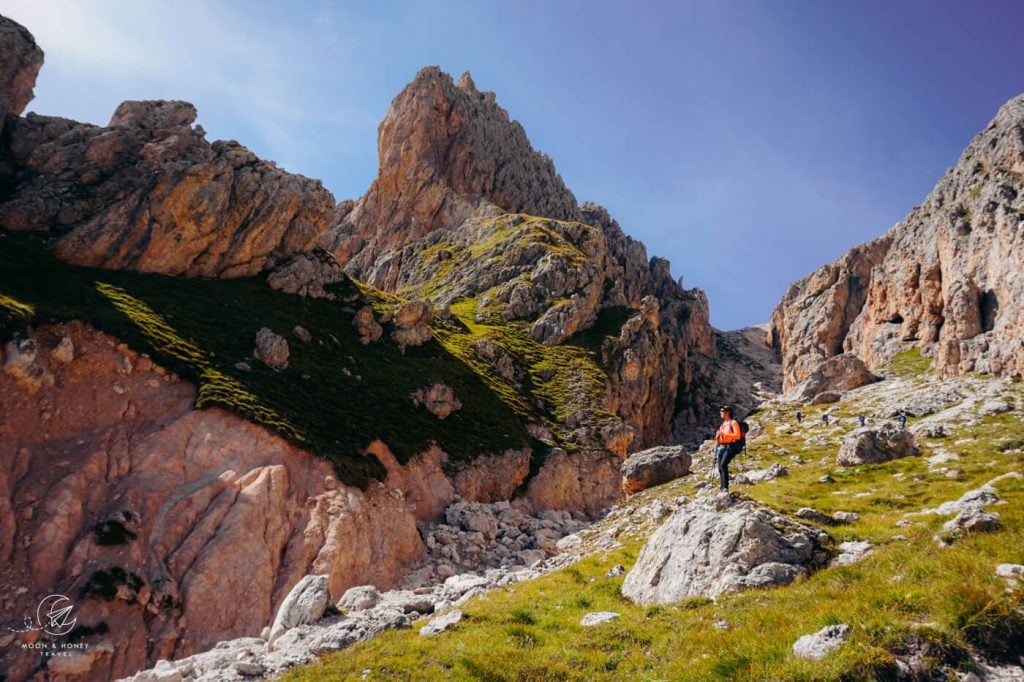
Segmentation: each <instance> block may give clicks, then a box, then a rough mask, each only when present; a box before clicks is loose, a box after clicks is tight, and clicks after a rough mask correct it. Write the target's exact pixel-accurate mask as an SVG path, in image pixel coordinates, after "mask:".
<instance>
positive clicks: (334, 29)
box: [0, 0, 1024, 329]
mask: <svg viewBox="0 0 1024 682" xmlns="http://www.w3.org/2000/svg"><path fill="white" fill-rule="evenodd" d="M0 13H2V14H4V15H6V16H10V17H12V18H14V19H15V20H17V21H19V22H21V23H23V24H24V25H25V26H27V27H28V28H29V30H30V31H32V33H33V34H34V35H35V37H36V39H37V41H38V42H39V43H40V45H41V47H42V48H43V49H44V51H45V52H46V63H45V64H44V66H43V70H42V72H41V74H40V78H39V82H38V85H37V88H36V99H35V100H34V101H33V102H32V103H30V104H29V107H28V108H29V110H31V111H36V112H38V113H42V114H48V115H56V116H66V117H68V118H74V119H78V120H84V121H89V122H93V123H99V124H105V123H106V122H107V121H108V120H109V118H110V115H111V113H113V111H114V109H115V108H116V106H117V104H118V103H120V102H121V101H122V100H125V99H184V100H188V101H191V102H193V103H194V104H195V105H196V106H197V108H198V109H199V123H200V124H201V125H202V126H203V127H204V128H205V129H206V131H207V133H208V138H209V139H211V140H213V139H236V140H238V141H240V142H242V143H243V144H245V145H246V146H248V147H249V148H250V149H252V150H254V151H255V152H256V153H257V154H259V155H260V156H262V157H264V158H267V159H272V160H274V161H276V162H278V163H279V164H280V165H282V166H284V167H285V168H287V169H289V170H291V171H294V172H298V173H302V174H303V175H308V176H311V177H317V178H320V179H322V180H323V181H324V184H325V185H326V186H327V187H328V188H329V189H330V190H331V191H332V192H334V194H335V197H336V198H337V199H338V200H341V199H345V198H355V197H358V196H360V195H361V194H362V193H363V192H364V191H365V190H366V188H367V187H368V186H369V184H370V182H371V180H372V179H373V177H374V175H375V173H376V168H377V156H376V129H377V125H378V123H379V122H380V120H381V119H382V118H383V116H384V114H385V112H386V111H387V107H388V105H389V103H390V101H391V99H392V98H393V97H394V96H395V95H396V94H397V93H398V92H399V91H400V90H401V88H402V87H403V86H404V85H405V84H406V83H408V82H409V81H410V80H411V79H412V77H413V75H414V74H415V72H416V71H417V70H418V69H419V68H421V67H423V66H426V65H432V64H438V65H440V66H441V68H442V69H444V70H446V71H448V72H449V73H451V74H452V75H453V76H454V77H456V78H457V77H458V76H459V74H461V73H462V72H463V71H466V70H469V71H470V72H472V74H473V78H474V80H475V81H476V84H477V87H479V88H480V89H482V90H492V91H494V92H496V93H497V97H498V102H499V103H500V104H501V105H502V106H503V107H505V108H506V109H507V110H508V111H509V113H510V114H511V116H512V117H513V118H515V119H517V120H519V121H520V122H521V123H522V124H523V126H524V127H525V129H526V131H527V134H528V135H529V137H530V140H531V141H532V142H533V145H534V147H536V148H537V149H539V150H541V151H543V152H545V153H547V154H549V155H550V156H551V157H552V158H553V159H554V161H555V165H556V167H557V168H558V170H559V172H560V173H561V175H562V177H563V178H564V179H565V181H566V183H567V184H568V186H569V187H570V188H571V189H572V190H573V192H574V193H575V194H576V197H577V199H579V200H580V201H584V200H593V201H596V202H597V203H600V204H603V205H605V206H606V207H607V208H608V209H609V210H610V211H611V213H612V215H613V216H615V217H616V218H617V219H618V221H619V222H620V223H621V224H622V226H623V229H625V231H626V232H627V233H628V234H630V235H632V236H634V237H636V238H638V239H641V240H642V241H643V242H644V243H645V244H646V245H647V249H648V253H649V254H650V255H659V256H664V257H666V258H668V259H669V260H671V262H672V271H673V273H674V274H675V275H676V276H677V277H679V276H682V277H683V279H684V284H685V285H686V286H687V287H694V286H698V287H701V288H703V289H704V290H706V291H707V292H708V297H709V299H710V302H711V319H712V323H713V324H714V325H716V326H717V327H719V328H722V329H733V328H737V327H740V326H745V325H748V324H755V323H758V322H763V321H766V320H767V318H768V316H769V314H770V313H771V309H772V308H773V306H774V305H775V304H776V303H777V302H778V300H779V299H780V298H781V296H782V294H783V293H784V292H785V290H786V287H787V286H788V285H789V283H790V282H792V281H794V280H796V279H799V278H800V277H803V276H804V275H806V274H807V273H809V272H810V271H811V270H813V269H814V268H816V267H818V266H819V265H822V264H824V263H826V262H828V261H830V260H833V259H834V258H836V257H838V256H840V255H841V254H842V253H844V252H845V251H846V250H847V249H849V248H850V247H852V246H854V245H855V244H858V243H860V242H863V241H866V240H868V239H871V238H873V237H876V236H878V235H880V234H882V233H883V232H885V231H886V230H887V229H888V228H889V227H891V226H892V225H893V224H894V223H896V222H898V221H899V220H900V219H902V218H903V216H904V215H906V213H907V212H908V211H909V210H910V209H911V208H912V207H913V206H914V205H915V204H918V203H920V201H921V200H922V199H923V198H924V196H925V195H926V194H927V192H928V191H929V190H930V189H931V187H932V186H933V185H934V183H935V182H936V180H938V178H939V177H940V176H941V175H942V174H943V173H944V172H945V171H946V169H947V168H949V167H950V166H952V165H953V164H955V163H956V160H957V158H958V156H959V154H960V152H961V151H962V150H963V148H964V147H965V146H966V145H967V143H968V142H969V141H970V139H971V137H973V135H974V134H975V133H976V132H978V131H979V130H981V129H982V128H983V127H984V126H985V125H986V124H987V122H988V121H989V120H990V119H991V118H992V117H993V116H994V115H995V113H996V110H997V109H998V108H999V106H1000V105H1002V104H1003V103H1004V102H1005V101H1006V100H1008V99H1009V98H1010V97H1013V96H1015V95H1017V94H1020V93H1021V92H1024V48H1022V47H1021V45H1022V39H1021V27H1022V26H1024V2H1019V1H1017V0H988V1H985V2H949V1H946V0H935V1H925V0H900V1H898V2H892V1H881V0H858V1H857V2H852V1H851V2H846V3H840V2H830V1H825V0H821V1H811V0H806V1H799V2H797V1H794V0H764V1H763V2H748V1H739V0H737V1H733V2H726V1H712V0H707V1H702V2H686V1H676V2H643V1H641V2H629V3H626V2H618V3H612V2H600V1H593V0H591V1H583V0H580V1H575V0H515V1H511V0H510V1H509V2H496V1H495V2H489V1H484V0H479V1H474V2H471V1H464V2H458V1H449V2H429V1H426V0H424V1H420V2H412V1H409V2H399V1H395V2H392V1H385V0H381V1H379V2H340V1H339V2H330V1H327V0H314V1H310V2H293V3H274V2H238V1H230V0H228V1H219V2H213V1H210V2H198V1H195V0H178V1H177V2H174V3H158V2H136V1H115V0H102V1H101V0H0Z"/></svg>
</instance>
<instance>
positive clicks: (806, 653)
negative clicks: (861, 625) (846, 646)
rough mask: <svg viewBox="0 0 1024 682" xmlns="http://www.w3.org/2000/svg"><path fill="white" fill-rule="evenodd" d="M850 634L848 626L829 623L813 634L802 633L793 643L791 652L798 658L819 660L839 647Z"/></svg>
mask: <svg viewBox="0 0 1024 682" xmlns="http://www.w3.org/2000/svg"><path fill="white" fill-rule="evenodd" d="M849 636H850V626H849V625H846V624H845V623H844V624H841V625H829V626H828V627H826V628H822V629H821V630H818V631H817V632H815V633H814V634H813V635H804V636H803V637H801V638H800V639H798V640H796V642H795V643H794V644H793V654H794V655H796V656H797V657H798V658H809V659H812V660H815V661H820V660H821V659H823V658H825V656H827V655H828V653H829V652H830V651H832V650H833V649H837V648H839V647H840V646H841V645H842V644H843V642H845V641H846V640H847V638H848V637H849Z"/></svg>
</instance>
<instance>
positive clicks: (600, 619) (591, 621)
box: [580, 611, 621, 628]
mask: <svg viewBox="0 0 1024 682" xmlns="http://www.w3.org/2000/svg"><path fill="white" fill-rule="evenodd" d="M620 615H621V614H618V613H615V612H614V611H597V612H595V613H588V614H587V615H585V616H583V620H581V621H580V625H582V626H583V627H585V628H592V627H594V626H595V625H603V624H605V623H610V622H612V621H613V620H615V619H616V618H618V617H619V616H620Z"/></svg>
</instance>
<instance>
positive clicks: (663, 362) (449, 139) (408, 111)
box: [323, 68, 716, 450]
mask: <svg viewBox="0 0 1024 682" xmlns="http://www.w3.org/2000/svg"><path fill="white" fill-rule="evenodd" d="M378 155H379V158H380V169H379V171H378V176H377V179H376V180H375V181H374V183H373V185H372V186H371V188H370V190H369V191H368V192H367V193H366V195H364V196H363V197H362V198H361V199H359V200H358V201H356V202H354V203H353V204H352V205H351V207H348V206H347V205H346V207H345V208H344V209H340V210H339V213H338V216H339V219H340V220H339V222H338V224H337V225H336V226H335V227H333V228H332V229H331V230H330V232H329V234H328V235H327V236H326V237H325V239H324V241H323V243H324V244H325V245H327V246H328V248H330V249H332V251H333V253H334V254H335V256H336V257H337V258H338V259H339V261H340V262H342V263H344V265H345V269H346V271H347V272H348V273H350V274H352V275H354V276H356V277H358V278H360V279H363V280H364V281H366V282H368V283H370V284H372V285H374V286H376V287H378V288H381V289H385V290H388V291H397V292H401V293H403V294H404V295H407V296H410V297H415V298H421V297H422V298H426V299H429V300H430V301H431V302H433V303H434V304H435V306H437V307H443V306H445V305H449V304H451V305H453V306H454V305H457V304H460V303H463V302H464V301H466V300H472V301H474V302H476V303H477V305H476V309H475V310H473V311H471V312H469V313H466V314H468V315H469V316H471V318H472V319H470V320H469V321H470V322H474V323H480V322H484V321H489V320H488V318H489V317H490V316H495V317H496V318H497V319H498V320H508V321H510V322H515V323H520V322H521V323H523V324H525V325H528V330H529V334H530V337H531V338H532V339H534V340H536V341H538V342H540V343H542V344H544V345H548V346H554V345H559V344H563V343H565V342H566V341H567V340H569V339H571V338H572V337H574V336H576V335H578V334H581V333H585V332H586V331H587V330H589V329H592V328H594V327H595V326H596V325H600V324H601V321H602V314H604V315H605V316H606V317H615V318H619V319H622V318H623V317H624V318H625V319H624V321H625V324H623V323H622V322H621V321H620V322H619V323H618V326H617V327H616V328H615V329H612V330H609V332H608V336H610V337H613V338H614V337H616V336H617V337H618V338H617V339H616V340H614V341H613V342H609V343H606V344H604V345H601V344H600V343H599V344H597V345H600V346H601V347H600V349H599V354H600V359H601V362H602V366H603V370H604V371H605V373H606V375H607V384H606V387H605V395H604V396H601V397H600V399H599V400H596V399H593V397H589V398H588V402H587V404H585V405H583V404H581V405H579V406H577V407H576V409H574V410H571V411H570V415H569V416H570V417H572V420H575V421H577V422H579V421H590V422H591V423H596V422H599V421H602V420H603V422H604V423H602V424H600V425H599V427H598V429H597V430H604V431H605V432H606V433H607V434H614V435H612V436H607V437H606V436H602V435H600V434H596V433H595V434H593V435H592V436H590V437H587V438H581V439H579V442H578V444H580V445H587V446H594V445H599V446H604V447H608V448H609V449H615V450H618V449H625V448H629V447H631V448H642V447H646V446H651V445H655V444H657V443H661V442H665V441H667V440H680V439H688V440H691V441H696V440H699V438H698V437H696V436H694V434H693V428H694V426H696V425H699V424H703V423H705V422H706V421H707V417H708V416H710V413H711V412H712V411H713V410H712V409H711V408H710V404H711V402H712V401H710V400H709V399H708V398H706V396H705V394H706V392H707V388H706V387H707V386H711V385H714V384H715V381H714V379H713V378H712V376H711V375H710V374H709V370H708V369H707V362H708V360H709V358H712V357H713V356H714V355H715V352H716V348H715V343H714V340H713V337H712V332H711V327H710V325H709V323H708V306H707V300H706V298H705V297H704V294H703V292H701V291H699V290H695V291H686V290H684V289H682V287H681V286H680V285H679V284H677V283H676V282H675V281H674V280H673V279H672V277H671V273H670V270H669V265H668V262H667V261H664V260H662V259H658V258H653V259H650V260H648V258H647V254H646V250H645V249H644V246H643V244H641V243H639V242H636V241H634V240H632V239H630V238H629V237H627V236H626V235H625V234H624V233H623V232H622V229H621V228H620V226H619V225H618V223H617V222H615V221H614V220H613V219H612V218H611V216H610V215H609V214H608V212H607V211H606V210H605V209H603V208H601V207H600V206H597V205H595V204H590V203H586V204H583V205H582V206H580V205H578V204H577V203H576V200H575V198H574V197H573V195H572V193H571V192H569V191H568V190H567V189H566V188H565V186H564V184H563V183H562V181H561V179H560V178H559V177H558V176H557V174H556V173H555V170H554V166H553V164H552V163H551V160H550V159H548V158H547V157H545V156H544V155H542V154H539V153H538V152H536V151H535V150H534V149H533V148H532V147H531V146H530V143H529V140H528V139H527V138H526V135H525V133H524V132H523V130H522V128H521V126H519V124H518V123H515V122H514V121H512V120H511V119H510V118H509V116H508V114H507V113H506V112H505V111H504V110H503V109H501V107H499V106H498V105H497V103H496V102H495V98H494V95H493V94H490V93H484V94H481V93H480V92H478V91H477V90H476V87H475V86H474V85H473V82H472V80H471V79H470V78H469V77H468V75H466V76H463V78H462V79H461V80H460V81H459V83H458V84H457V85H456V84H455V83H454V82H453V81H452V79H451V78H450V77H449V76H447V75H446V74H443V73H441V72H440V71H439V70H437V69H436V68H429V69H424V70H423V71H421V72H420V73H419V74H417V76H416V78H415V79H414V80H413V82H412V83H410V84H409V85H408V86H407V87H406V88H405V90H403V92H402V93H401V94H400V95H399V96H398V97H396V98H395V100H394V102H392V106H391V109H390V111H389V112H388V114H387V116H386V118H385V120H384V122H383V123H382V124H381V127H380V134H379V137H378ZM627 308H628V309H631V310H632V314H631V315H625V316H622V314H621V311H623V310H624V309H627ZM613 311H614V312H613ZM482 341H485V342H486V343H487V345H485V346H483V347H482V349H481V352H482V353H483V354H484V355H486V356H487V361H488V362H494V363H499V362H500V363H503V364H502V367H501V368H499V369H498V371H499V372H501V374H502V375H503V376H505V377H506V378H508V379H509V380H510V381H513V382H514V381H521V379H522V376H523V368H522V367H519V368H518V369H517V367H516V366H514V364H510V363H509V362H508V349H506V348H503V347H501V339H482ZM513 363H514V361H513ZM584 393H585V392H582V391H581V392H579V395H580V396H581V397H583V395H584ZM597 413H602V414H604V415H606V416H602V417H601V418H600V419H597V418H594V417H593V415H595V414H597ZM607 413H611V415H614V417H615V419H609V418H607ZM586 415H591V416H586ZM570 421H571V420H570ZM567 426H568V424H567ZM569 428H572V429H576V428H577V427H576V426H570V427H569ZM630 431H631V432H632V436H630V435H629V432H630Z"/></svg>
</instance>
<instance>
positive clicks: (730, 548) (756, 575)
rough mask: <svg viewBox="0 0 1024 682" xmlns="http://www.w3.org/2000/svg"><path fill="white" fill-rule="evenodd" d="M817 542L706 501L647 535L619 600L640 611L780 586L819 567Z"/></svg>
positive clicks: (821, 554)
mask: <svg viewBox="0 0 1024 682" xmlns="http://www.w3.org/2000/svg"><path fill="white" fill-rule="evenodd" d="M727 497H728V496H723V499H724V498H727ZM823 537H824V536H823V534H822V533H820V532H819V531H817V530H815V529H813V528H810V527H808V526H804V525H802V524H800V523H797V522H796V521H793V520H792V519H787V518H785V517H782V516H779V515H777V514H775V513H773V512H772V511H770V510H768V509H765V508H762V507H757V506H756V505H754V503H752V502H740V503H733V502H732V500H731V499H729V500H728V501H726V502H725V504H720V503H719V502H718V501H717V500H716V499H715V498H707V497H705V498H704V499H698V500H697V501H695V502H693V503H691V504H689V505H686V506H684V507H681V508H679V509H677V510H676V511H675V512H673V514H672V516H670V517H669V519H668V520H667V521H666V522H665V523H664V524H663V525H662V526H661V527H660V528H658V530H656V531H655V532H654V534H653V535H651V537H650V539H649V540H648V541H647V544H645V545H644V547H643V549H642V550H641V551H640V556H639V557H638V558H637V561H636V564H635V565H634V567H633V569H632V570H631V571H630V572H629V573H628V574H627V575H626V579H625V581H624V582H623V584H622V594H623V596H624V597H626V598H627V599H629V600H631V601H633V602H636V603H638V604H645V605H646V604H671V603H675V602H678V601H681V600H683V599H686V598H687V597H698V596H703V597H711V598H714V597H717V596H718V595H720V594H723V593H727V592H735V591H738V590H743V589H748V588H752V587H770V586H773V585H785V584H788V583H790V582H792V581H793V580H794V579H795V578H796V577H797V576H799V575H805V574H806V573H807V572H808V571H810V570H813V569H814V568H816V567H820V566H822V565H823V564H824V562H825V560H826V559H827V554H826V552H825V550H824V549H823V548H822V545H821V542H822V539H823Z"/></svg>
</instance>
